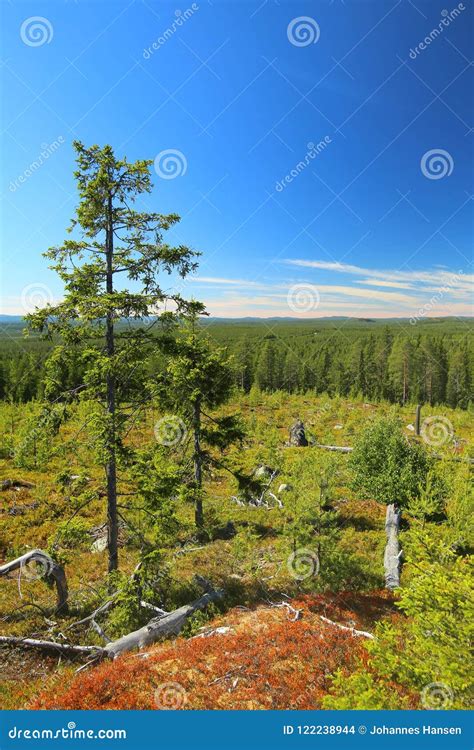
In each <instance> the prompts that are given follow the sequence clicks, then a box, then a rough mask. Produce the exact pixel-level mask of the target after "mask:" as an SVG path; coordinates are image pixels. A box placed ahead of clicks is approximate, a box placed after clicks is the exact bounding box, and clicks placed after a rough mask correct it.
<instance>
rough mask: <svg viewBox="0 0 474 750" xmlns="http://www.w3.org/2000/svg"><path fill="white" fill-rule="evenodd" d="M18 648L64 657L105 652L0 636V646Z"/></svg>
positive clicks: (85, 647) (67, 644) (31, 639)
mask: <svg viewBox="0 0 474 750" xmlns="http://www.w3.org/2000/svg"><path fill="white" fill-rule="evenodd" d="M2 643H4V644H5V645H7V646H18V647H21V648H38V649H40V651H51V652H52V653H58V654H64V655H65V656H105V655H106V654H105V651H104V649H103V648H101V647H100V646H74V645H73V644H72V643H56V642H55V641H42V640H38V639H37V638H18V637H15V636H10V635H0V646H1V645H2Z"/></svg>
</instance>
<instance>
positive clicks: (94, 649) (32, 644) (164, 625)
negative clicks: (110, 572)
mask: <svg viewBox="0 0 474 750" xmlns="http://www.w3.org/2000/svg"><path fill="white" fill-rule="evenodd" d="M0 570H1V569H0ZM195 581H196V583H198V584H199V585H200V586H201V588H203V589H204V590H205V593H204V594H203V595H202V596H200V597H199V599H196V600H195V601H194V602H191V604H185V605H184V606H183V607H179V609H175V610H174V611H173V612H169V613H166V614H165V615H159V616H158V617H154V618H153V619H152V620H150V621H149V622H148V623H147V624H146V625H145V626H144V627H142V628H139V629H138V630H135V631H133V632H132V633H127V635H124V636H122V637H121V638H118V639H117V640H115V641H111V642H109V643H107V644H106V645H105V646H103V647H100V646H75V645H73V644H70V643H56V642H55V641H42V640H37V639H35V638H17V637H13V636H11V637H10V636H0V645H1V644H2V643H4V644H6V645H11V646H18V647H22V648H37V649H40V650H42V651H57V652H59V653H62V654H64V655H70V656H78V655H82V656H85V655H87V656H92V657H93V660H92V662H90V663H96V662H97V661H99V660H101V659H116V658H117V656H120V655H121V654H124V653H126V652H127V651H134V650H141V649H142V648H145V647H146V646H151V645H153V643H156V642H157V641H159V640H161V639H163V638H167V637H168V636H171V635H179V633H180V632H181V630H182V629H183V626H184V624H185V622H186V620H187V619H188V617H190V616H191V615H192V614H194V612H197V610H200V609H205V607H207V606H208V604H210V603H211V602H214V601H217V600H218V599H221V598H222V596H223V595H224V592H223V591H221V590H218V589H214V588H213V587H212V586H211V584H210V583H209V582H208V581H206V579H204V578H201V576H195ZM106 604H107V605H109V606H110V604H112V602H111V601H109V602H106ZM104 607H105V605H103V607H102V608H99V609H98V610H96V611H95V612H93V613H92V615H89V617H86V618H84V619H83V620H81V621H80V622H79V623H74V626H76V625H79V624H82V623H85V622H87V621H90V620H91V618H92V622H94V623H95V620H94V619H93V618H94V616H95V615H96V614H97V613H98V612H99V610H101V611H104ZM157 609H158V608H157ZM95 625H97V623H95ZM96 629H97V628H96ZM100 631H101V632H100V633H99V634H100V635H101V637H103V638H105V639H106V638H107V637H106V636H105V633H104V632H103V631H102V628H100Z"/></svg>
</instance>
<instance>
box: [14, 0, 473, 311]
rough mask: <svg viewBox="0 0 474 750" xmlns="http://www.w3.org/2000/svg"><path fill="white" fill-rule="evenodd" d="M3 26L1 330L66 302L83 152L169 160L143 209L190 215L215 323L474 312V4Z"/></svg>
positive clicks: (167, 13)
mask: <svg viewBox="0 0 474 750" xmlns="http://www.w3.org/2000/svg"><path fill="white" fill-rule="evenodd" d="M453 11H455V12H453ZM2 16H3V17H2V29H3V31H2V36H3V44H2V48H3V52H2V76H3V89H2V90H3V96H2V111H3V118H2V121H3V127H2V195H3V221H2V255H3V263H2V266H3V272H2V300H3V302H2V310H1V311H2V312H3V313H7V314H16V313H22V312H24V311H29V309H31V307H32V305H33V304H35V303H39V304H41V303H42V302H44V301H48V300H53V299H60V298H61V286H60V284H59V281H58V279H57V277H56V275H55V274H54V273H53V272H51V271H49V270H48V269H47V265H46V261H45V259H44V258H42V255H41V253H42V251H44V250H46V249H47V248H48V246H51V245H54V244H59V243H61V241H62V240H63V239H64V237H65V229H66V227H67V225H68V223H69V220H70V218H71V217H72V215H73V210H74V206H75V201H76V198H75V185H74V180H73V177H72V171H73V168H74V162H73V158H74V154H73V149H72V146H71V143H72V140H73V139H75V138H78V139H80V140H82V141H83V142H84V143H86V144H92V143H99V144H104V143H111V144H112V145H113V146H114V148H115V149H116V152H117V154H118V155H120V156H122V155H126V156H127V157H128V158H129V159H131V160H132V159H136V158H152V159H156V162H155V164H156V169H154V178H155V187H154V190H153V193H152V194H151V195H150V196H147V199H146V204H145V205H146V206H148V207H149V208H152V209H153V210H158V211H160V212H163V213H166V212H177V213H179V214H180V215H181V216H182V221H181V223H180V225H179V226H178V228H177V230H176V231H173V233H172V237H170V239H173V240H174V241H175V242H184V243H187V244H189V245H191V246H192V247H194V248H195V249H198V250H200V251H201V252H202V258H201V261H200V268H199V271H198V273H197V274H196V277H195V278H194V279H192V280H188V281H187V282H186V283H185V284H184V288H183V294H187V295H188V296H191V295H193V296H195V297H196V298H198V299H201V300H203V301H205V302H206V304H207V307H208V310H209V312H210V313H211V314H213V315H218V316H225V317H238V316H244V315H252V316H255V315H256V316H274V315H277V316H289V315H290V316H299V317H316V316H327V315H350V316H363V317H368V316H370V317H376V316H380V317H392V316H404V317H411V316H413V315H417V314H420V313H419V311H420V310H422V311H423V312H422V313H421V315H422V316H426V315H450V314H453V315H469V314H472V308H471V306H470V302H472V286H471V284H472V280H473V276H472V267H471V263H472V228H473V227H472V216H473V215H472V205H473V204H472V193H473V187H472V174H473V137H474V132H473V130H472V124H473V123H472V119H473V118H472V109H473V102H472V96H471V92H472V73H473V67H472V66H471V65H470V60H471V59H472V26H473V8H472V3H471V2H469V1H468V0H465V2H464V3H460V4H456V3H452V4H451V3H446V2H445V0H442V1H441V2H438V0H430V1H429V2H423V0H415V2H411V1H410V0H389V1H387V2H386V1H385V0H365V1H362V0H361V1H360V2H359V1H357V0H345V1H344V2H343V1H342V0H333V2H330V0H327V2H322V1H321V2H320V1H318V2H315V1H314V0H313V1H310V0H302V1H301V2H300V1H299V0H293V1H292V2H283V0H278V1H277V0H267V1H266V2H265V1H264V0H255V2H254V1H253V0H247V1H244V0H242V1H241V2H237V1H233V0H212V2H211V0H209V2H208V0H200V2H197V3H192V2H190V1H189V0H183V2H182V3H180V4H179V5H177V0H175V2H173V3H169V2H162V1H161V0H160V2H157V0H146V1H144V0H143V1H142V0H110V1H109V2H107V1H105V0H103V1H102V2H90V1H89V2H85V1H84V0H76V1H75V0H65V1H64V0H56V1H55V2H51V1H50V2H48V1H46V2H45V1H44V0H35V2H20V1H19V0H17V1H13V0H11V1H10V2H8V0H4V2H3V3H2ZM38 17H39V20H35V19H37V18H38ZM426 39H427V41H423V40H426ZM420 43H421V45H420ZM318 144H319V145H318ZM169 151H171V152H172V153H171V160H170V159H169V154H167V153H166V152H169ZM163 152H165V153H164V154H163ZM42 153H43V156H41V154H42ZM167 169H169V170H170V171H169V172H167V171H166V170H167ZM166 283H168V282H166Z"/></svg>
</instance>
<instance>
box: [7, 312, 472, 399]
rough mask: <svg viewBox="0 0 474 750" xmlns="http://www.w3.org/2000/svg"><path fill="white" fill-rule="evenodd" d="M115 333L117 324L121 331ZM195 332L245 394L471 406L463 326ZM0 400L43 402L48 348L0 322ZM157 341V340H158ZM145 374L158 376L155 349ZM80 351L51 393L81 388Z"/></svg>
mask: <svg viewBox="0 0 474 750" xmlns="http://www.w3.org/2000/svg"><path fill="white" fill-rule="evenodd" d="M122 325H123V329H124V331H125V329H126V327H127V326H126V324H122ZM202 329H203V330H204V331H206V332H207V333H208V334H209V336H210V337H211V339H213V340H214V341H215V342H216V344H218V345H219V346H222V347H224V348H225V349H226V350H227V351H228V352H229V353H230V354H232V355H233V362H234V377H235V385H236V386H237V388H239V389H242V390H243V391H245V392H248V391H250V390H251V388H252V387H257V388H259V389H260V390H261V391H266V392H272V391H277V390H282V391H287V392H289V393H298V392H314V393H318V394H319V393H327V394H328V395H331V396H334V395H339V396H350V397H357V396H361V397H363V398H364V399H366V400H368V401H380V400H386V401H389V402H392V403H400V404H403V403H407V402H416V403H429V404H448V405H449V406H452V407H459V408H462V409H467V408H468V407H469V404H470V403H472V402H473V401H474V399H473V393H472V384H473V382H474V357H473V349H472V343H471V342H472V331H473V324H472V322H471V321H469V320H456V319H444V320H443V319H441V320H435V321H433V320H424V321H420V322H419V323H417V324H416V325H410V323H409V321H391V322H389V323H385V322H383V321H355V320H338V321H334V320H332V321H331V320H322V321H318V320H312V321H295V320H292V321H285V320H280V321H278V320H266V321H233V322H231V321H220V320H217V319H215V320H213V319H209V320H206V319H205V320H204V322H203V324H202ZM2 330H3V335H2V336H0V355H1V356H0V399H2V400H7V401H11V402H13V403H22V402H27V401H31V400H34V399H41V398H42V397H43V388H44V379H45V368H46V362H47V359H48V354H49V350H50V344H49V343H48V342H46V341H41V340H40V339H38V338H37V337H28V338H23V335H22V325H21V324H20V323H10V324H9V323H3V325H2ZM158 338H159V333H158ZM148 364H149V372H150V376H153V373H154V372H158V371H160V368H161V357H160V355H159V347H157V348H156V349H154V350H153V351H150V356H149V363H148ZM81 374H82V365H81V352H80V351H79V350H75V351H71V352H70V356H69V357H68V358H67V362H66V363H63V365H62V371H61V372H60V373H59V375H58V374H56V377H57V378H58V392H59V390H64V389H74V388H76V387H78V386H80V384H81Z"/></svg>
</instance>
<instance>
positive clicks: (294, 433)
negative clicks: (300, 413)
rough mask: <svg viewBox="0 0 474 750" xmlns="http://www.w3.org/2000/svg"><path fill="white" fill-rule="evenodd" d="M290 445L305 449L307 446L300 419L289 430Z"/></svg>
mask: <svg viewBox="0 0 474 750" xmlns="http://www.w3.org/2000/svg"><path fill="white" fill-rule="evenodd" d="M290 445H292V446H295V447H296V448H305V447H306V446H307V445H308V441H307V440H306V434H305V431H304V424H303V422H302V421H301V419H297V420H296V422H295V423H294V425H293V427H292V428H291V429H290Z"/></svg>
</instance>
